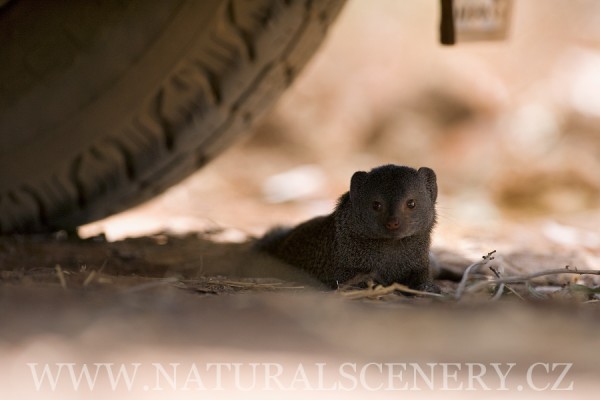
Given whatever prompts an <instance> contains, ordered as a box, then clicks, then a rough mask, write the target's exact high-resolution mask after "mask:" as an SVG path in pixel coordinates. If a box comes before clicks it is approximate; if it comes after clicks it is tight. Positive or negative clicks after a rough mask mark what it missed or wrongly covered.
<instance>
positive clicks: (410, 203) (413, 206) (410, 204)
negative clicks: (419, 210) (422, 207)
mask: <svg viewBox="0 0 600 400" xmlns="http://www.w3.org/2000/svg"><path fill="white" fill-rule="evenodd" d="M416 206H417V203H415V201H414V200H413V199H410V200H408V201H407V202H406V207H408V208H415V207H416Z"/></svg>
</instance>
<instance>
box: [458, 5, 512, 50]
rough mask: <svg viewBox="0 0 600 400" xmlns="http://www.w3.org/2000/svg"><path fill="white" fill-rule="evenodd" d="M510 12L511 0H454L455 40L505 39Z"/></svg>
mask: <svg viewBox="0 0 600 400" xmlns="http://www.w3.org/2000/svg"><path fill="white" fill-rule="evenodd" d="M511 12H512V0H454V10H453V15H454V31H455V38H456V42H472V41H478V40H504V39H506V36H507V34H508V29H509V26H510V19H511Z"/></svg>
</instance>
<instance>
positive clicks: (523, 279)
mask: <svg viewBox="0 0 600 400" xmlns="http://www.w3.org/2000/svg"><path fill="white" fill-rule="evenodd" d="M560 274H575V275H600V270H597V269H582V270H576V269H566V268H558V269H550V270H547V271H540V272H535V273H532V274H528V275H515V276H509V277H506V278H499V279H491V280H487V281H484V282H477V283H475V284H473V285H472V286H470V287H469V289H468V291H469V292H474V291H477V290H478V289H481V288H483V287H485V286H487V285H490V284H492V285H498V284H500V283H527V282H528V281H530V280H532V279H535V278H539V277H541V276H548V275H560Z"/></svg>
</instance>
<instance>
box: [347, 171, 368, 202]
mask: <svg viewBox="0 0 600 400" xmlns="http://www.w3.org/2000/svg"><path fill="white" fill-rule="evenodd" d="M366 179H367V173H366V172H365V171H356V172H355V173H354V175H352V179H350V200H352V199H357V198H358V191H359V190H360V187H361V186H362V185H363V183H364V182H365V180H366Z"/></svg>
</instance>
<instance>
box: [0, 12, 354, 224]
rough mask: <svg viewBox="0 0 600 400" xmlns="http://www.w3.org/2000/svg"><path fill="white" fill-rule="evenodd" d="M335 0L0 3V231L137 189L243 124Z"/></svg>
mask: <svg viewBox="0 0 600 400" xmlns="http://www.w3.org/2000/svg"><path fill="white" fill-rule="evenodd" d="M343 3H344V0H313V1H311V0H251V1H249V0H202V1H197V0H169V1H147V0H120V1H117V0H115V1H95V2H92V1H57V2H39V1H36V0H12V1H8V2H7V1H2V0H0V43H2V45H1V46H0V60H2V62H0V233H10V232H39V231H50V230H56V229H73V228H75V227H77V226H79V225H81V224H84V223H87V222H90V221H93V220H96V219H99V218H102V217H105V216H107V215H110V214H112V213H115V212H118V211H121V210H124V209H126V208H128V207H131V206H133V205H136V204H139V203H140V202H142V201H144V200H147V199H149V198H151V197H153V196H155V195H156V194H158V193H160V192H162V191H164V190H165V189H166V188H168V187H169V186H171V185H173V184H174V183H176V182H178V181H180V180H181V179H183V178H184V177H186V176H188V175H189V174H190V173H192V172H193V171H195V170H196V169H198V168H199V167H201V166H202V165H204V164H205V163H206V162H207V161H208V160H210V159H211V158H212V157H214V156H215V155H216V154H217V153H219V152H220V151H221V150H223V149H224V148H225V147H226V146H228V145H229V144H230V143H231V142H232V140H233V139H234V138H235V137H237V136H239V135H240V134H243V133H244V132H246V131H247V130H248V129H247V128H248V125H249V124H250V123H251V122H252V121H253V120H254V119H255V118H256V117H257V116H258V115H260V114H261V113H262V112H264V111H265V110H266V109H267V108H268V107H269V106H270V105H271V104H272V103H273V102H274V101H275V99H276V98H277V97H278V95H280V94H281V93H282V92H283V90H284V89H285V88H286V87H287V86H288V85H289V84H290V82H291V81H292V80H293V79H294V77H295V76H296V75H297V74H298V71H299V70H300V69H301V68H302V67H303V65H304V64H305V63H306V62H307V60H308V59H309V57H310V56H311V55H312V54H313V53H314V51H315V49H316V47H317V46H318V45H319V43H320V42H321V40H322V38H323V36H324V34H325V31H326V29H327V27H328V26H329V24H330V23H331V22H332V21H333V19H334V18H335V16H336V15H337V13H338V11H339V10H340V9H341V7H342V5H343Z"/></svg>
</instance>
